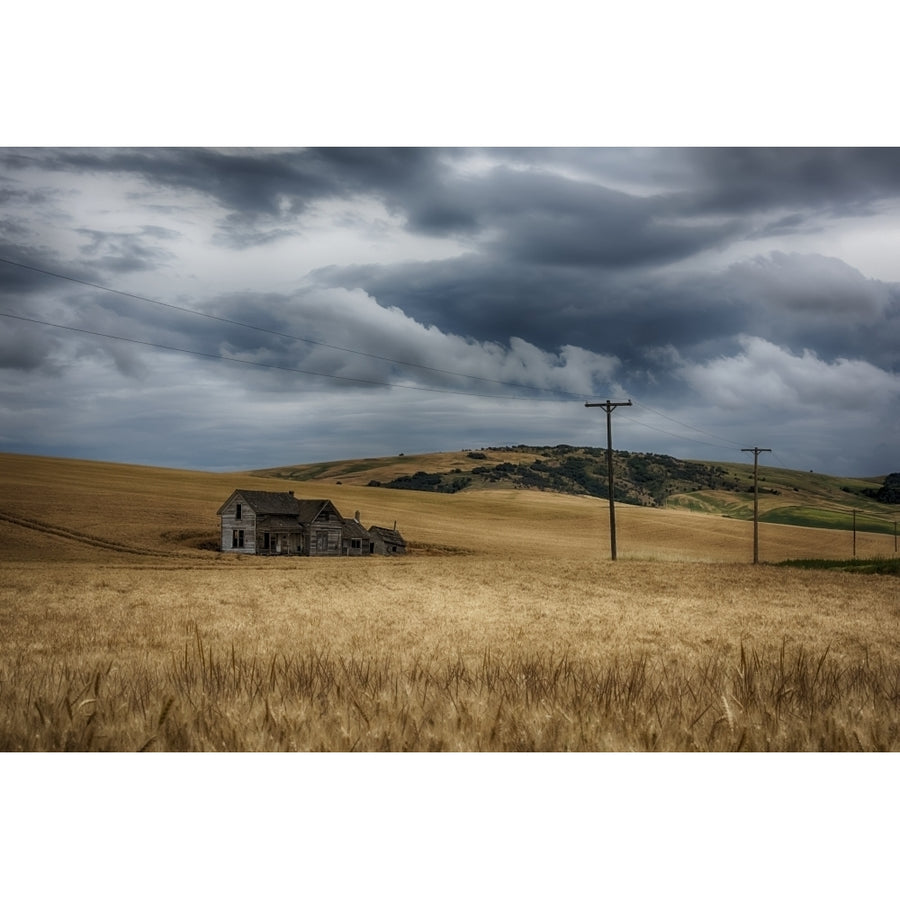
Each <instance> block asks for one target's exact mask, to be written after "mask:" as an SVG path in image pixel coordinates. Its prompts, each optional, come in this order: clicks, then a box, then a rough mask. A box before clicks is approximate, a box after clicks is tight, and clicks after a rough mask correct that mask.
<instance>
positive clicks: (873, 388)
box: [678, 336, 900, 410]
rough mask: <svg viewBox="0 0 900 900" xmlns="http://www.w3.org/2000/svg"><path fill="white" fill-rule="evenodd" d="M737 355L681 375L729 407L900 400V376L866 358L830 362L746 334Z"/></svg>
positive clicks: (844, 405) (687, 367) (867, 405)
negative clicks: (874, 364)
mask: <svg viewBox="0 0 900 900" xmlns="http://www.w3.org/2000/svg"><path fill="white" fill-rule="evenodd" d="M740 344H741V346H742V348H743V350H742V352H741V353H739V354H737V355H736V356H731V357H719V358H717V359H712V360H710V361H708V362H705V363H694V364H684V365H682V367H681V368H680V370H679V372H678V374H679V375H680V377H681V378H683V379H684V380H685V381H686V382H687V383H688V384H689V385H690V386H691V387H692V388H694V390H695V391H697V392H698V393H699V394H700V395H701V396H702V397H703V398H705V399H706V401H707V402H709V403H714V404H716V405H719V406H722V407H724V408H726V409H736V408H746V409H748V410H753V409H759V408H760V407H767V408H777V409H781V410H804V409H805V410H808V409H810V408H813V407H816V408H829V409H851V408H853V409H859V408H864V409H872V410H876V409H879V408H882V407H883V406H884V404H885V402H893V401H896V400H897V399H900V376H897V375H894V374H892V373H890V372H886V371H884V370H883V369H879V368H878V367H877V366H873V365H872V364H871V363H868V362H866V361H865V360H859V359H857V360H851V359H837V360H835V361H834V362H831V363H830V362H826V361H824V360H822V359H820V358H819V357H818V356H817V355H816V354H815V353H814V352H812V351H811V350H804V351H803V352H802V353H801V354H799V355H795V354H793V353H791V352H790V351H788V350H786V349H785V348H783V347H779V346H778V345H776V344H773V343H771V342H769V341H766V340H763V339H762V338H758V337H748V336H744V337H741V339H740Z"/></svg>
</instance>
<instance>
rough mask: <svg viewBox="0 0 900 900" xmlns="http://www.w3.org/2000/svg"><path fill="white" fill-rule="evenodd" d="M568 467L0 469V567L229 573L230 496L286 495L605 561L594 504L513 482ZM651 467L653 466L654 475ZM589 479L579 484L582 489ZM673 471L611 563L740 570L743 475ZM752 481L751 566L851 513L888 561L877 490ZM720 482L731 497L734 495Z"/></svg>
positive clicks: (429, 460) (362, 462)
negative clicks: (222, 521)
mask: <svg viewBox="0 0 900 900" xmlns="http://www.w3.org/2000/svg"><path fill="white" fill-rule="evenodd" d="M551 449H556V448H551ZM573 452H574V448H568V449H566V450H565V451H564V452H561V451H559V450H558V449H557V450H556V454H557V455H556V456H554V454H551V453H549V452H546V453H543V454H539V453H535V451H534V449H533V448H529V449H528V450H525V449H522V448H502V449H490V448H488V449H486V450H483V451H458V452H455V453H441V454H429V455H427V456H405V457H404V456H397V457H390V458H383V459H357V460H344V461H337V462H326V463H319V464H316V465H308V466H291V467H281V468H276V469H267V470H259V471H256V472H233V473H209V472H197V471H181V470H174V469H162V468H152V467H145V466H130V465H122V464H112V463H105V462H92V461H85V460H71V459H55V458H48V457H33V456H21V455H12V454H0V558H2V559H4V560H7V561H12V560H15V561H29V560H31V561H34V562H40V563H47V562H51V561H64V560H71V561H84V562H94V563H100V564H103V565H106V564H115V565H120V564H127V565H157V564H162V563H163V562H164V561H165V560H170V564H172V565H178V566H182V565H188V566H202V565H231V564H235V561H234V559H233V558H232V557H229V556H227V555H226V556H225V557H223V556H221V555H220V554H218V553H216V552H214V551H215V550H216V548H217V547H218V542H219V521H218V517H217V515H216V511H217V509H218V508H219V506H220V505H221V503H222V502H223V501H224V499H225V498H226V497H227V496H228V495H229V494H230V493H231V491H232V490H234V489H235V488H237V487H242V488H246V489H255V490H270V491H271V490H286V489H288V488H290V489H292V490H295V492H296V493H297V495H298V496H299V497H307V498H323V497H324V498H328V499H331V500H332V501H333V502H334V503H335V504H336V506H337V507H338V509H339V510H341V512H342V513H343V514H344V515H348V516H349V515H351V514H353V513H354V512H355V511H357V510H358V511H360V513H361V520H362V522H363V524H364V525H367V526H369V525H387V526H391V525H392V524H393V523H394V522H395V521H396V522H397V523H398V528H399V529H400V530H401V532H402V533H403V535H404V537H405V538H406V539H407V541H409V543H410V547H411V550H412V552H413V554H426V555H448V554H449V555H459V554H462V555H472V554H475V555H480V556H488V557H501V556H502V557H504V558H507V559H510V558H519V559H526V558H528V559H533V558H536V557H552V558H556V559H577V560H583V559H598V558H600V559H602V558H608V555H609V530H608V529H609V523H608V516H607V513H606V508H607V504H606V501H605V500H603V499H602V498H599V497H597V496H591V495H589V494H588V493H587V492H585V491H584V490H582V491H580V492H578V491H577V488H571V492H569V491H566V490H562V489H549V488H543V489H540V488H537V487H535V488H528V487H525V486H522V485H521V484H519V483H517V482H516V480H515V476H516V474H517V472H518V471H519V470H520V467H521V466H523V465H524V462H525V461H527V462H529V463H533V462H534V461H535V460H540V459H542V460H544V462H545V465H546V466H547V467H548V469H552V467H553V466H554V465H556V464H559V466H560V467H562V466H563V465H564V464H565V462H566V461H567V460H569V459H571V457H572V455H573ZM473 454H482V455H483V457H484V458H481V457H479V456H475V457H474V458H473ZM582 456H583V458H585V459H588V460H589V462H590V465H593V466H597V465H599V464H600V460H599V458H598V457H597V456H596V455H593V456H592V455H591V454H590V453H587V452H585V453H583V454H582ZM652 463H653V465H658V464H659V465H661V463H659V461H658V460H653V461H652ZM504 464H507V466H508V468H507V467H504ZM647 464H648V465H649V464H650V463H649V462H648V463H647ZM590 465H588V463H585V464H584V467H583V468H582V469H580V470H578V471H582V472H588V473H589V474H590V473H591V471H592V470H591V469H590ZM673 465H674V466H675V470H676V471H677V472H680V473H686V472H690V473H691V474H693V475H695V476H696V477H695V478H694V479H693V480H692V479H689V478H684V477H682V478H680V479H679V478H677V477H675V475H672V477H671V480H670V484H674V485H675V486H676V487H678V488H680V489H681V492H680V493H672V494H669V495H668V496H667V497H666V498H665V501H664V502H665V506H664V507H658V506H652V505H641V504H638V503H631V504H623V505H622V506H621V507H620V508H619V514H618V517H617V518H618V529H617V532H618V549H619V558H620V559H628V558H632V559H658V560H682V561H691V560H694V561H722V562H742V561H747V560H748V559H749V557H750V541H751V527H750V523H749V522H748V521H747V519H748V518H749V517H750V515H751V510H752V495H751V494H750V493H749V492H748V489H747V488H748V487H749V480H748V476H749V474H750V471H751V467H750V466H747V465H744V466H741V465H726V464H722V465H712V464H707V463H697V464H684V463H678V462H677V461H673ZM478 467H483V468H486V469H488V470H489V473H496V474H497V475H499V476H501V477H497V478H492V477H491V476H490V474H488V475H487V476H482V481H481V482H477V481H476V479H477V478H478V477H479V476H477V475H476V476H471V470H472V469H474V468H478ZM498 467H499V472H498ZM569 468H570V470H571V471H575V470H576V469H577V467H575V468H573V467H572V466H571V465H570V467H569ZM457 469H460V470H462V477H467V476H471V477H472V483H470V484H468V485H467V486H466V488H465V489H463V490H458V491H456V492H455V493H442V492H439V491H435V490H428V491H422V490H397V489H395V488H393V487H387V486H380V487H374V486H370V484H371V482H373V481H380V482H382V483H383V484H384V483H389V482H392V481H398V480H401V481H402V479H403V477H404V476H407V475H408V476H415V474H416V472H426V471H427V472H430V473H432V474H435V473H437V474H440V475H441V477H442V478H443V477H448V478H451V479H454V478H460V477H461V473H460V472H456V471H454V470H457ZM467 470H468V471H467ZM532 471H538V472H539V471H540V470H539V469H537V470H532ZM594 471H595V470H594ZM629 471H634V469H633V468H632V469H630V470H629ZM699 476H703V477H708V478H709V479H711V482H705V481H703V480H702V478H700V477H699ZM592 477H596V476H592ZM763 478H764V479H765V480H764V481H762V482H761V486H764V489H765V490H766V491H768V493H764V494H762V496H761V498H760V506H761V509H762V525H761V528H760V543H761V559H762V560H763V561H766V562H775V561H779V560H784V559H789V558H798V557H813V556H815V557H828V558H846V557H848V556H850V554H851V542H850V536H849V534H848V532H847V530H848V529H849V528H850V527H851V524H850V513H851V512H852V510H853V509H856V510H857V513H858V515H857V519H858V523H857V524H858V526H859V530H860V532H861V534H860V539H859V545H858V548H857V550H858V554H859V556H860V557H863V556H891V555H893V553H894V547H893V519H892V518H889V516H888V515H886V512H888V511H891V510H892V508H891V507H885V506H884V505H881V504H877V503H876V501H875V500H874V499H873V498H872V497H869V496H867V495H866V494H865V493H864V491H865V490H867V489H871V488H872V487H873V486H876V487H877V485H878V484H879V480H878V479H873V480H870V481H866V480H852V479H840V478H833V477H829V476H824V475H814V474H812V473H799V472H790V471H785V470H778V469H766V470H765V474H764V476H763ZM623 481H624V479H623ZM731 482H734V483H735V484H736V487H730V483H731ZM666 507H667V508H666ZM864 514H865V515H864ZM876 515H880V516H881V518H879V519H875V518H874V517H875V516H876ZM867 516H871V517H872V519H871V522H870V521H869V520H868V519H867V518H866V517H867ZM786 526H793V527H786ZM797 526H802V527H797ZM807 526H815V527H807ZM823 526H825V528H824V530H823ZM842 526H843V527H842ZM879 532H881V533H879Z"/></svg>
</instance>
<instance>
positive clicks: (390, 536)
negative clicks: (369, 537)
mask: <svg viewBox="0 0 900 900" xmlns="http://www.w3.org/2000/svg"><path fill="white" fill-rule="evenodd" d="M369 531H370V532H371V533H374V534H377V535H379V536H380V537H381V539H382V540H384V541H390V542H391V543H393V544H401V545H403V546H404V547H405V546H406V541H405V540H404V539H403V535H402V534H400V532H399V531H397V530H396V529H394V528H383V527H382V526H381V525H370V526H369Z"/></svg>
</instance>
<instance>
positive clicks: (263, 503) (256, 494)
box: [218, 488, 297, 516]
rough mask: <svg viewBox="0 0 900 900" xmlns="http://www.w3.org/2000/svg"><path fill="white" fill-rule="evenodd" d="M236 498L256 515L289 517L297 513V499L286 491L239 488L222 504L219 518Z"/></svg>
mask: <svg viewBox="0 0 900 900" xmlns="http://www.w3.org/2000/svg"><path fill="white" fill-rule="evenodd" d="M237 496H240V498H241V500H242V501H243V502H244V503H246V504H247V506H249V507H250V509H252V510H253V512H255V513H257V515H259V514H262V515H267V514H268V515H272V514H275V515H283V516H291V515H296V513H297V499H296V497H294V495H293V494H292V493H290V492H288V491H280V492H275V491H245V490H241V489H240V488H239V489H238V490H236V491H234V492H233V493H232V494H231V496H230V497H229V498H228V499H227V500H226V501H225V502H224V503H223V504H222V506H221V507H220V508H219V512H218V515H220V516H221V515H222V513H223V512H224V511H225V507H226V506H228V505H229V504H230V503H231V501H232V500H233V499H234V498H235V497H237Z"/></svg>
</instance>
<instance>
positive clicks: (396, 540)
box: [369, 522, 406, 556]
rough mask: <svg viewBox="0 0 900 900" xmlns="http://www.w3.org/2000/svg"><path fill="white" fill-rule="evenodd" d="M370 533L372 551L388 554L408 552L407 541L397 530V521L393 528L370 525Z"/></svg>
mask: <svg viewBox="0 0 900 900" xmlns="http://www.w3.org/2000/svg"><path fill="white" fill-rule="evenodd" d="M369 534H371V535H372V552H373V553H380V554H384V555H386V556H392V555H393V554H395V553H406V541H405V540H404V539H403V535H402V534H400V532H399V531H397V523H396V522H395V523H394V527H393V528H383V527H382V526H381V525H370V526H369Z"/></svg>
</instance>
